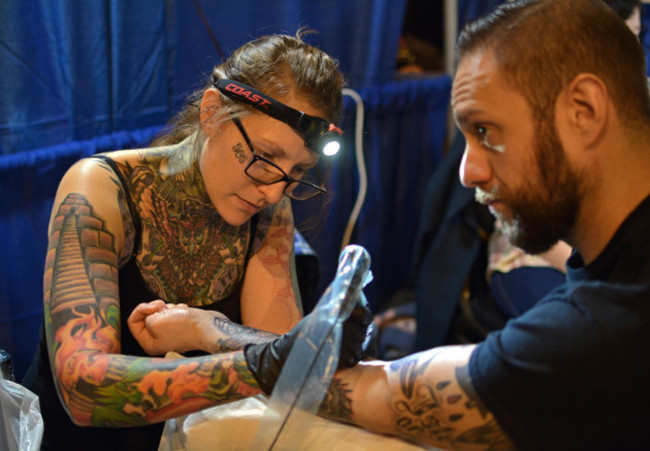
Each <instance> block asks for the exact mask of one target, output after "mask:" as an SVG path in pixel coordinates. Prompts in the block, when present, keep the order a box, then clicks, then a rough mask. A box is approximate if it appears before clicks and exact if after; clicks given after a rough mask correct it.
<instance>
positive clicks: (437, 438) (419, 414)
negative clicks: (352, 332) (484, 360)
mask: <svg viewBox="0 0 650 451" xmlns="http://www.w3.org/2000/svg"><path fill="white" fill-rule="evenodd" d="M469 351H471V349H469V348H464V349H463V348H460V347H445V348H438V349H435V350H431V351H428V352H425V353H421V354H415V355H413V356H409V357H406V358H404V359H401V360H398V361H395V362H392V363H391V364H390V370H391V373H393V374H398V375H399V387H400V390H399V394H398V395H395V396H393V397H392V399H391V411H392V413H393V418H394V424H395V432H396V434H397V435H399V436H401V437H403V438H405V439H408V440H413V441H415V442H419V443H431V444H435V445H437V446H442V447H443V448H447V447H449V448H456V447H463V446H465V447H466V446H467V445H470V444H471V445H481V446H483V447H485V448H480V449H509V448H510V447H511V446H512V444H511V442H510V441H509V439H508V437H507V436H506V435H505V434H504V433H503V431H502V430H501V428H500V427H499V425H498V424H497V422H496V420H495V419H494V417H493V416H492V415H491V414H490V412H489V411H488V410H487V409H486V407H485V406H484V405H483V404H482V403H481V401H480V399H479V398H478V396H477V395H476V393H475V391H474V390H473V388H472V384H471V380H470V377H469V371H468V370H467V365H460V366H459V365H454V363H456V362H457V363H461V360H462V359H458V358H457V357H455V355H456V354H455V353H461V354H465V355H466V356H467V358H468V357H469V354H470V352H469ZM454 359H456V360H455V361H454ZM452 362H453V363H452ZM463 362H464V361H463Z"/></svg>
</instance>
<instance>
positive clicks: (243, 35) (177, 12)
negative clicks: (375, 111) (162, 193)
mask: <svg viewBox="0 0 650 451" xmlns="http://www.w3.org/2000/svg"><path fill="white" fill-rule="evenodd" d="M405 3H406V0H390V1H388V0H359V1H355V2H350V1H346V0H319V1H312V0H284V1H281V0H279V1H273V2H260V1H256V0H245V1H239V2H225V1H214V0H201V1H200V2H199V3H197V2H195V1H192V0H182V1H181V0H176V1H174V0H111V1H107V0H87V1H79V0H59V1H51V0H3V1H2V2H0V23H1V24H2V26H1V27H0V58H1V60H0V61H1V63H2V71H1V73H0V152H1V153H0V155H1V154H4V155H6V154H9V153H15V152H19V151H24V150H30V149H37V148H40V147H45V146H51V145H54V144H59V143H64V142H70V141H76V140H85V139H91V138H93V137H95V136H98V135H102V134H107V133H113V132H116V131H123V130H132V129H136V128H141V127H148V126H153V125H158V124H161V123H163V122H165V120H166V119H167V118H168V117H169V116H170V114H172V113H173V112H175V111H176V110H177V109H178V107H179V106H180V104H181V103H182V101H183V100H184V98H185V96H186V94H187V93H188V92H189V91H190V90H192V89H193V88H196V87H197V86H199V85H201V84H202V81H203V79H204V76H206V75H207V74H209V72H210V69H211V67H212V66H213V65H214V64H215V63H218V62H219V61H220V56H219V54H218V52H217V51H216V49H215V47H214V45H213V43H212V41H211V39H210V35H209V33H208V31H207V29H206V27H205V26H204V24H203V22H202V20H201V16H200V14H199V11H200V10H201V9H202V10H203V12H204V15H205V18H206V20H207V22H208V23H209V25H210V27H211V28H212V30H213V31H214V35H215V36H216V38H217V40H218V42H219V44H220V46H221V48H222V49H223V52H224V53H225V54H229V53H230V51H232V50H234V49H235V48H237V47H239V46H240V45H241V44H243V43H244V42H246V41H248V40H250V39H251V38H254V37H257V36H260V35H263V34H269V33H278V32H280V33H289V34H295V33H296V31H297V30H298V29H299V28H300V27H303V26H304V27H309V28H311V29H313V30H315V31H317V32H318V34H315V35H310V36H309V37H308V38H307V40H308V41H309V42H310V43H313V44H315V45H318V46H319V47H321V48H322V49H323V50H325V51H326V52H328V53H330V54H332V55H333V56H335V57H336V58H337V59H339V61H340V65H341V70H342V71H343V72H344V73H346V74H347V75H348V79H349V82H350V86H351V87H361V86H366V85H374V84H381V83H384V82H386V81H388V80H390V79H391V77H392V70H393V66H394V60H395V54H396V51H397V43H398V36H399V34H400V32H401V23H402V18H403V11H404V7H405ZM197 4H198V5H200V6H201V8H197Z"/></svg>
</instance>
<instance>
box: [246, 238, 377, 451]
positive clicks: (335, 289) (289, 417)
mask: <svg viewBox="0 0 650 451" xmlns="http://www.w3.org/2000/svg"><path fill="white" fill-rule="evenodd" d="M371 280H372V273H371V272H370V255H369V254H368V252H367V251H366V250H365V249H364V248H363V247H361V246H356V245H350V246H346V247H345V248H344V249H343V251H342V252H341V255H340V257H339V265H338V269H337V272H336V276H335V278H334V280H333V281H332V283H331V284H330V285H329V287H328V288H327V290H325V292H324V293H323V295H322V297H321V299H320V301H319V302H318V304H317V305H316V307H315V308H314V311H313V312H312V314H311V315H310V317H309V318H310V319H309V322H308V323H307V324H306V325H305V327H304V328H303V329H302V331H301V333H300V335H299V336H298V339H297V340H296V344H295V345H294V346H293V349H292V350H291V353H290V354H289V357H288V359H287V361H286V362H285V365H284V369H283V370H282V373H281V374H280V377H279V379H278V381H277V383H276V385H275V388H274V390H273V393H272V395H271V398H270V400H269V403H268V407H267V410H266V412H265V414H264V416H263V417H262V420H261V421H260V424H259V426H258V428H257V432H256V434H255V437H254V438H253V446H252V449H259V450H262V449H269V450H270V449H275V450H280V449H299V448H300V443H297V442H296V440H299V437H304V434H301V433H300V431H301V430H302V431H304V430H305V428H308V427H309V423H310V422H311V421H313V419H314V415H313V414H315V413H316V412H317V411H318V408H319V406H320V404H321V402H322V400H323V398H324V396H325V394H326V390H327V387H328V386H329V384H330V382H331V380H332V376H333V375H334V371H335V370H336V367H337V363H338V358H339V348H340V341H341V334H342V325H343V322H344V321H345V320H346V319H347V318H348V317H349V316H350V313H351V312H352V310H353V309H354V306H355V305H356V303H357V302H364V303H366V302H367V301H366V299H365V296H364V295H363V291H362V289H363V287H364V286H365V285H366V284H368V283H369V282H370V281H371Z"/></svg>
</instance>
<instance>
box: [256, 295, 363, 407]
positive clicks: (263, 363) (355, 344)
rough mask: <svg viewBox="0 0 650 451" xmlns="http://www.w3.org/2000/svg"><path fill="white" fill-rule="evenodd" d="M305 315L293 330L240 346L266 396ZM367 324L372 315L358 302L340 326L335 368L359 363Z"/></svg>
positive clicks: (360, 301) (298, 332)
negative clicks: (339, 342)
mask: <svg viewBox="0 0 650 451" xmlns="http://www.w3.org/2000/svg"><path fill="white" fill-rule="evenodd" d="M309 316H310V315H307V316H306V317H305V318H303V319H302V321H300V322H299V323H298V324H297V325H296V327H294V328H293V329H291V330H290V331H289V332H287V333H286V334H284V335H281V336H280V337H278V338H276V339H275V340H273V341H270V342H268V343H260V344H249V345H246V346H245V347H244V356H245V358H246V362H247V363H248V367H249V368H250V370H251V372H252V373H253V376H255V379H256V380H257V383H258V384H259V385H260V388H261V389H262V390H263V391H264V393H266V394H267V395H270V394H271V392H272V391H273V387H274V386H275V382H276V381H277V380H278V377H280V372H281V371H282V367H283V365H284V362H285V361H286V360H287V358H288V357H289V353H290V352H291V348H292V347H293V345H294V343H295V341H296V338H297V337H298V335H299V334H300V331H301V330H302V328H303V327H304V326H305V324H306V322H307V319H308V318H309ZM371 322H372V313H371V312H370V310H369V309H368V306H367V305H366V302H364V301H363V300H362V299H359V301H357V303H356V306H355V308H354V310H352V313H350V316H349V318H348V319H347V320H345V322H344V323H343V333H342V336H341V352H340V355H339V363H338V366H337V369H341V368H348V367H351V366H354V365H356V363H357V362H358V361H359V360H361V358H362V355H363V344H364V341H365V340H366V331H367V329H368V326H369V325H370V323H371Z"/></svg>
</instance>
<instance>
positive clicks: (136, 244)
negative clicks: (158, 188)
mask: <svg viewBox="0 0 650 451" xmlns="http://www.w3.org/2000/svg"><path fill="white" fill-rule="evenodd" d="M93 158H98V159H100V160H102V161H104V162H106V164H108V165H109V166H110V167H111V169H112V170H113V172H115V175H117V178H118V179H120V183H121V184H122V189H123V190H124V197H125V198H126V204H127V206H128V207H129V213H130V214H131V220H132V221H133V228H134V229H135V238H134V240H133V250H132V251H131V254H132V255H135V254H136V252H137V251H138V249H139V248H140V235H141V234H142V224H141V223H140V216H138V213H137V211H136V209H135V205H134V204H133V199H131V192H130V191H129V186H128V185H127V184H126V179H125V178H124V176H123V175H122V172H121V171H120V170H119V169H118V167H117V163H115V161H113V160H112V159H111V158H109V157H107V156H106V155H95V156H94V157H93Z"/></svg>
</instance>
